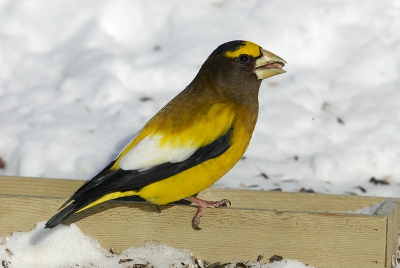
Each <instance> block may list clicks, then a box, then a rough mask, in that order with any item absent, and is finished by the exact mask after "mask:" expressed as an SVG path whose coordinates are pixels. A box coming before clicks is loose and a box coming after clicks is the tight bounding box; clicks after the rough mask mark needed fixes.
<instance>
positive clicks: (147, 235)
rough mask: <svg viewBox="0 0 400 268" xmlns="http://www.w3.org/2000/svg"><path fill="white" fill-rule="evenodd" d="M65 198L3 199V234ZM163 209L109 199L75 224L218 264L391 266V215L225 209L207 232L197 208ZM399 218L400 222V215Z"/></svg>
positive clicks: (209, 219) (27, 225) (104, 240)
mask: <svg viewBox="0 0 400 268" xmlns="http://www.w3.org/2000/svg"><path fill="white" fill-rule="evenodd" d="M64 201H65V200H61V199H51V198H46V199H45V198H27V197H9V196H0V236H5V235H9V234H10V233H11V232H13V231H29V230H30V229H31V228H33V226H34V225H35V223H36V222H38V221H45V220H47V219H49V218H50V217H51V216H52V215H53V214H54V213H55V212H56V210H57V209H58V207H59V206H60V205H61V204H62V203H63V202H64ZM160 210H161V213H159V212H157V211H158V208H157V206H155V205H150V204H143V203H141V204H138V203H132V202H128V203H127V202H107V203H103V204H100V205H99V206H96V207H93V208H92V209H89V210H87V211H84V212H82V213H79V214H76V215H73V216H72V217H71V218H70V219H69V220H67V223H72V222H75V223H76V224H77V225H78V227H79V228H81V230H82V231H83V232H84V233H85V234H87V235H91V236H93V237H95V238H97V239H99V241H100V243H101V245H102V246H103V247H104V248H110V247H113V248H114V249H117V250H122V249H126V248H127V247H129V246H137V245H139V244H140V243H142V242H143V241H145V240H157V241H160V242H163V243H166V244H168V245H170V246H173V247H177V248H187V249H189V250H191V251H192V252H193V253H194V254H195V255H196V256H197V257H199V258H202V259H205V260H208V261H211V262H214V261H227V260H229V259H233V258H235V259H236V258H239V259H243V260H250V259H252V260H254V259H255V258H256V257H257V256H258V255H263V256H272V255H273V254H278V255H281V256H283V257H284V258H292V259H298V260H300V261H302V262H304V263H308V264H310V265H314V266H316V267H343V265H344V264H346V267H385V266H386V265H385V263H386V255H387V252H386V251H387V250H388V249H387V248H386V238H387V228H388V225H389V228H393V226H391V225H393V223H390V222H388V221H387V220H388V215H353V214H339V213H336V214H327V213H310V212H282V211H272V210H261V209H238V208H219V209H210V210H208V211H207V212H206V213H205V215H204V216H203V218H202V222H201V227H202V228H203V229H202V230H200V231H196V230H193V229H192V227H191V224H190V221H191V219H192V217H193V215H194V213H195V211H196V208H195V207H192V206H185V205H173V206H162V207H160ZM177 215H179V217H178V216H177ZM391 219H392V220H393V221H394V223H396V221H397V216H396V215H394V214H393V216H392V217H391ZM396 226H397V224H396ZM392 235H393V234H392ZM390 250H391V249H390ZM386 267H389V266H386Z"/></svg>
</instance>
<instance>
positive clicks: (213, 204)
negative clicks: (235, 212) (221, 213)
mask: <svg viewBox="0 0 400 268" xmlns="http://www.w3.org/2000/svg"><path fill="white" fill-rule="evenodd" d="M185 199H186V200H188V201H190V202H192V203H195V204H197V205H198V206H199V208H198V209H197V212H196V214H195V215H194V217H193V220H192V224H193V228H194V229H196V230H201V228H200V227H199V224H200V218H201V216H203V214H204V211H206V209H207V208H218V207H226V206H227V204H229V205H231V201H229V200H228V199H222V200H221V201H207V200H203V199H200V198H197V197H194V196H191V197H186V198H185Z"/></svg>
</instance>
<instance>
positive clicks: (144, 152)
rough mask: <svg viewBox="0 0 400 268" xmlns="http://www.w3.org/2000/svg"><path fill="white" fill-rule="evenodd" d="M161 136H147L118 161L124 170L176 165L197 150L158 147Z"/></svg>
mask: <svg viewBox="0 0 400 268" xmlns="http://www.w3.org/2000/svg"><path fill="white" fill-rule="evenodd" d="M161 138H162V136H161V135H156V136H152V137H150V136H147V137H146V138H144V139H143V140H142V141H141V142H139V143H138V144H137V145H136V146H135V147H134V148H132V149H131V150H130V151H129V152H128V153H126V154H125V155H124V156H123V157H122V158H121V159H120V160H119V167H120V168H122V169H124V170H146V169H149V168H152V167H154V166H157V165H160V164H164V163H168V162H171V163H178V162H182V161H185V160H186V159H188V158H189V157H190V156H191V155H192V154H193V153H194V152H195V151H196V150H197V149H198V148H194V147H190V146H185V147H168V146H163V147H160V140H161Z"/></svg>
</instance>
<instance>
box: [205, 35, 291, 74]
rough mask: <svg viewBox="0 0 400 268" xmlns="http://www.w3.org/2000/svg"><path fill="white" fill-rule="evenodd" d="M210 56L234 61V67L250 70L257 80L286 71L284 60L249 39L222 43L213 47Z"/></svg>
mask: <svg viewBox="0 0 400 268" xmlns="http://www.w3.org/2000/svg"><path fill="white" fill-rule="evenodd" d="M210 57H220V58H226V59H227V60H230V61H231V62H234V63H235V65H236V66H235V69H236V68H238V69H243V70H244V71H246V70H247V72H249V71H250V70H251V72H252V73H254V74H255V75H256V77H257V79H259V80H262V79H266V78H268V77H271V76H274V75H277V74H281V73H285V72H286V71H285V70H283V69H282V68H283V67H284V66H285V64H286V61H284V60H283V59H282V58H280V57H278V56H277V55H275V54H273V53H271V52H269V51H267V50H265V49H263V48H262V47H260V46H259V45H257V44H255V43H252V42H249V41H242V40H236V41H230V42H227V43H224V44H222V45H220V46H219V47H218V48H217V49H215V50H214V52H213V53H211V55H210Z"/></svg>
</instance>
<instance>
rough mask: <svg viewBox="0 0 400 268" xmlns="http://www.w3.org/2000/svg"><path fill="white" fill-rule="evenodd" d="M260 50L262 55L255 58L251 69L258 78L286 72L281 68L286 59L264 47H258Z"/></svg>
mask: <svg viewBox="0 0 400 268" xmlns="http://www.w3.org/2000/svg"><path fill="white" fill-rule="evenodd" d="M260 51H261V54H262V56H261V58H259V59H257V60H256V64H255V67H254V70H253V72H254V73H255V74H256V75H257V78H258V79H265V78H268V77H271V76H274V75H277V74H283V73H286V71H285V70H283V69H282V68H283V67H284V66H285V64H286V61H284V60H283V59H281V58H280V57H278V56H277V55H275V54H273V53H271V52H269V51H267V50H265V49H262V48H260Z"/></svg>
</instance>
